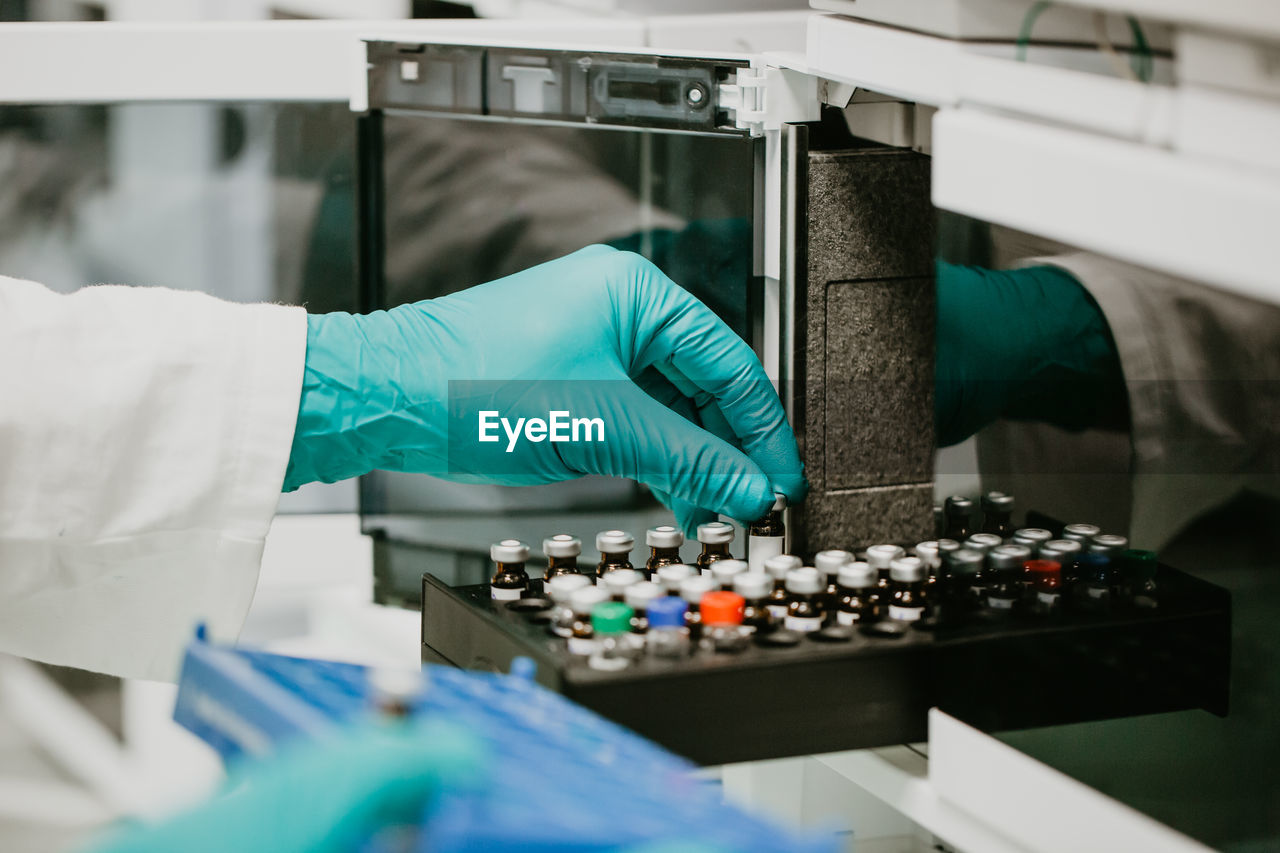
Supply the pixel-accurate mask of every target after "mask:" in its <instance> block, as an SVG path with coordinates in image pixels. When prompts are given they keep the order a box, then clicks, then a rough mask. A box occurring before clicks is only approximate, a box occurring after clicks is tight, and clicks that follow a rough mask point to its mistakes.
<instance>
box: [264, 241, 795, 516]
mask: <svg viewBox="0 0 1280 853" xmlns="http://www.w3.org/2000/svg"><path fill="white" fill-rule="evenodd" d="M308 320H309V322H308V334H307V361H306V375H305V378H304V380H303V390H302V401H301V404H300V407H299V412H298V423H297V428H296V432H295V436H294V442H293V448H292V453H291V457H290V460H289V469H288V473H287V474H286V477H285V486H284V487H285V489H286V490H290V489H294V488H297V487H298V486H300V485H302V484H303V483H307V482H311V481H316V480H319V481H323V482H334V481H337V480H341V479H345V478H347V477H351V476H355V475H357V474H362V473H364V472H366V471H369V470H372V469H375V468H378V469H385V470H395V471H414V472H423V473H429V474H434V475H436V476H440V477H445V478H448V479H453V480H458V481H464V482H486V483H499V484H507V485H532V484H537V483H549V482H555V481H559V480H567V479H571V478H574V477H578V476H580V475H583V474H603V475H609V476H616V477H629V478H632V479H635V480H638V481H640V482H642V483H646V484H647V485H649V486H650V487H652V488H653V490H654V491H655V493H657V494H658V495H659V497H661V498H662V499H663V500H664V501H665V502H667V504H668V506H670V507H671V508H672V510H673V511H675V513H676V517H677V519H678V520H679V521H680V523H681V524H682V525H683V526H684V527H685V528H686V529H689V530H691V529H692V527H693V526H696V524H697V523H698V522H700V521H703V520H706V519H707V518H708V517H709V516H710V514H711V513H714V512H720V513H724V514H726V515H728V516H730V517H732V518H737V519H742V520H748V519H754V518H757V517H759V516H761V515H763V514H764V513H765V511H766V510H767V509H768V507H769V505H770V502H771V501H772V500H773V493H774V492H775V491H777V492H782V493H783V494H785V495H786V496H787V497H788V498H789V499H790V500H792V501H799V500H800V499H802V498H803V496H804V491H805V482H804V477H803V473H802V466H801V464H800V460H799V456H798V453H797V450H796V444H795V438H794V436H793V435H792V433H791V428H790V427H789V426H788V425H787V422H786V417H785V415H784V413H783V410H782V405H781V403H780V401H779V400H778V397H777V394H776V392H775V391H774V389H773V387H772V385H771V384H770V382H769V381H768V379H767V377H766V376H765V374H764V371H763V369H762V368H761V366H760V363H759V361H758V360H757V359H756V357H755V354H754V353H753V352H752V351H751V349H750V347H748V346H747V344H746V343H744V342H743V341H742V339H741V338H739V337H738V336H736V335H735V334H733V332H732V331H731V330H730V329H729V328H728V327H727V326H725V324H724V323H723V322H721V321H720V320H719V319H718V318H717V317H716V316H715V315H714V314H712V313H711V311H710V310H708V309H707V308H706V307H705V306H704V305H703V304H702V303H700V302H698V301H697V300H696V299H694V298H693V297H692V296H691V295H690V294H689V293H687V292H686V291H684V290H682V289H681V288H680V287H678V286H676V285H675V284H674V283H673V282H672V281H671V280H670V279H668V278H667V277H666V276H665V275H663V273H662V272H661V271H660V270H658V268H657V267H655V266H654V265H653V264H651V263H649V262H648V261H646V260H644V259H643V258H641V257H639V256H638V255H634V254H631V253H629V252H619V251H616V250H614V249H611V248H608V247H605V246H592V247H588V248H586V249H583V250H581V251H579V252H575V253H574V254H572V255H569V256H567V257H564V258H560V259H558V260H555V261H551V262H549V263H546V264H542V265H540V266H537V267H534V268H532V269H529V270H525V271H524V272H520V273H517V274H515V275H512V276H508V277H507V278H503V279H499V280H498V281H494V282H490V283H488V284H484V285H480V286H478V287H473V288H470V289H469V290H465V291H462V292H460V293H455V294H452V295H450V296H445V297H441V298H439V299H434V300H427V301H423V302H418V303H415V304H412V305H402V306H400V307H398V308H394V309H392V310H390V311H378V312H374V313H372V314H368V315H360V316H353V315H350V314H343V313H334V314H320V315H311V316H310V317H309V318H308ZM482 412H491V413H494V414H492V415H488V416H486V418H485V420H486V422H487V423H488V424H489V425H490V428H489V430H488V433H487V435H488V440H484V441H482V440H480V432H481V430H480V427H481V424H482V420H481V418H482V416H481V413H482ZM552 412H561V413H567V414H565V415H564V416H562V423H564V424H565V426H564V427H563V428H562V429H560V430H559V431H558V433H555V434H552V433H553V430H551V429H550V427H551V426H552V425H551V424H550V423H548V421H549V420H550V418H551V413H552ZM503 418H505V419H506V422H505V424H502V423H501V422H500V419H503ZM572 418H587V419H592V418H599V419H600V421H601V425H602V429H599V430H598V429H597V428H596V427H595V426H591V427H587V428H585V429H583V430H582V432H581V433H576V435H577V437H578V439H579V440H567V441H566V440H553V439H554V438H555V437H556V436H557V435H558V436H560V437H562V438H563V437H566V436H568V437H572V436H573V435H574V434H575V432H576V431H575V430H574V429H570V427H569V426H568V424H569V420H568V419H572ZM522 419H523V420H522ZM531 419H539V421H540V422H541V423H540V426H537V425H533V426H531V425H530V420H531ZM601 432H602V433H603V440H591V441H588V440H585V439H586V437H587V436H588V435H590V437H592V438H593V439H596V438H598V437H599V435H600V433H601Z"/></svg>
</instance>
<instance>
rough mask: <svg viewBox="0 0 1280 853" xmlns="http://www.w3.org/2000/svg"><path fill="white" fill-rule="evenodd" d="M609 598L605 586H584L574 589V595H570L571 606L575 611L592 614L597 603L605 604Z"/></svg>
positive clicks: (583, 614)
mask: <svg viewBox="0 0 1280 853" xmlns="http://www.w3.org/2000/svg"><path fill="white" fill-rule="evenodd" d="M608 600H609V593H607V592H605V590H604V588H603V587H599V586H584V587H583V588H582V589H578V590H574V592H573V595H572V596H570V597H569V607H571V608H572V609H573V612H574V613H577V614H579V615H582V616H590V615H591V611H592V610H594V609H595V606H596V605H597V604H603V603H604V602H606V601H608Z"/></svg>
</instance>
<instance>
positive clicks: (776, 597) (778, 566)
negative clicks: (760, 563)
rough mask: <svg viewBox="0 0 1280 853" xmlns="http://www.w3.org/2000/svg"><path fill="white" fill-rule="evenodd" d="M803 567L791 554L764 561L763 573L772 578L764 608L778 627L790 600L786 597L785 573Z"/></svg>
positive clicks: (797, 558) (798, 559)
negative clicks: (766, 608) (771, 587)
mask: <svg viewBox="0 0 1280 853" xmlns="http://www.w3.org/2000/svg"><path fill="white" fill-rule="evenodd" d="M803 565H804V563H803V562H802V561H801V560H800V558H799V557H796V556H793V555H791V554H779V555H778V556H776V557H770V558H769V559H767V560H765V561H764V570H765V572H767V573H768V575H769V577H771V578H773V589H772V590H771V591H770V592H769V600H768V602H767V603H766V605H765V606H766V607H768V608H769V615H770V616H772V617H773V621H774V623H776V624H778V625H781V624H782V621H783V620H784V619H786V618H787V604H788V602H790V600H791V599H790V597H789V596H788V595H787V573H788V572H790V571H791V570H792V569H798V568H800V567H801V566H803Z"/></svg>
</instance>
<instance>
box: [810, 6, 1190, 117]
mask: <svg viewBox="0 0 1280 853" xmlns="http://www.w3.org/2000/svg"><path fill="white" fill-rule="evenodd" d="M1028 59H1029V60H1033V61H1028V62H1018V61H1017V60H1016V58H1015V52H1014V48H1013V47H1011V46H1009V45H969V44H965V43H964V42H960V41H954V40H952V39H948V38H941V37H938V36H929V35H922V34H920V33H914V32H908V31H905V30H898V29H893V28H891V27H883V26H877V25H874V24H866V23H862V22H860V21H855V20H851V19H848V18H840V17H834V16H830V15H822V16H816V17H814V18H812V19H811V20H810V21H809V35H808V54H807V57H806V61H807V67H808V69H809V70H810V71H811V72H812V73H814V74H818V75H820V76H822V77H826V78H828V79H831V80H838V81H840V82H844V83H851V84H853V85H855V86H859V87H861V88H865V89H870V90H873V91H876V92H882V93H884V94H886V95H892V96H894V97H897V98H902V99H903V100H907V101H914V102H916V103H923V104H929V105H931V106H935V107H945V106H953V105H956V104H969V103H973V104H982V105H985V106H989V107H992V108H996V109H1000V110H1006V111H1009V112H1016V113H1023V114H1027V115H1034V116H1038V117H1040V118H1043V119H1046V120H1049V121H1054V122H1059V123H1062V124H1067V125H1072V126H1075V127H1080V128H1084V129H1087V130H1092V131H1096V132H1099V133H1106V134H1109V135H1114V136H1121V137H1124V138H1129V139H1138V140H1143V141H1148V142H1166V141H1167V140H1168V138H1169V135H1170V133H1171V129H1170V125H1171V116H1170V106H1171V103H1172V99H1173V91H1174V90H1173V89H1172V88H1170V87H1169V86H1164V85H1154V84H1144V83H1138V82H1134V81H1132V80H1126V79H1121V78H1119V77H1115V76H1109V75H1108V74H1105V73H1097V72H1099V71H1106V70H1107V69H1108V65H1107V60H1106V59H1105V58H1104V57H1103V56H1101V55H1100V54H1099V53H1098V52H1096V51H1091V50H1082V49H1068V48H1034V47H1033V48H1032V49H1031V50H1030V52H1029V55H1028ZM1160 71H1161V72H1162V73H1163V74H1165V75H1166V76H1169V75H1171V73H1172V69H1171V67H1169V66H1168V65H1167V63H1166V64H1165V65H1163V66H1162V67H1161V68H1160Z"/></svg>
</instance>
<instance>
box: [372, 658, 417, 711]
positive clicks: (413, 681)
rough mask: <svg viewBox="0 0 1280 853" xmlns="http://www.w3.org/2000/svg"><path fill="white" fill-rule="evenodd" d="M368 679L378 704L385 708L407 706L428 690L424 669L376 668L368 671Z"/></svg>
mask: <svg viewBox="0 0 1280 853" xmlns="http://www.w3.org/2000/svg"><path fill="white" fill-rule="evenodd" d="M367 678H368V684H369V688H370V692H371V693H372V694H373V696H374V697H375V701H376V704H378V705H380V706H383V707H386V706H388V705H392V704H402V703H403V704H407V703H409V702H411V701H413V700H414V699H416V698H417V697H418V696H420V695H421V694H422V692H423V691H424V690H426V688H427V678H426V673H424V672H423V671H422V669H398V668H393V667H386V666H375V667H371V668H370V669H369V670H368V676H367Z"/></svg>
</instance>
